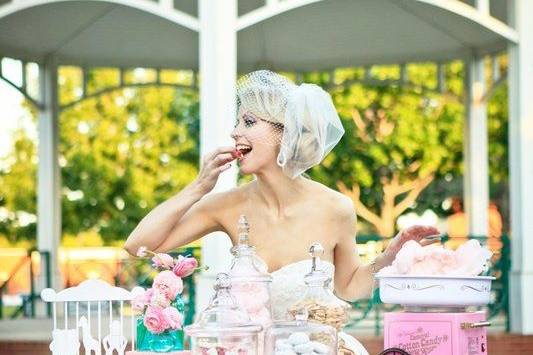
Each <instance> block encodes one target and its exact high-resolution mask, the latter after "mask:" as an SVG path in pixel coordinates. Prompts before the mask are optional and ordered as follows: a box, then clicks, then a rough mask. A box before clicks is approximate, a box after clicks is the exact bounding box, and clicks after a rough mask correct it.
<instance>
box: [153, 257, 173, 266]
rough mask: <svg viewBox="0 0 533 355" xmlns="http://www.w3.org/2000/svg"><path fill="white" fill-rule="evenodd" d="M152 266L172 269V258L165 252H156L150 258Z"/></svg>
mask: <svg viewBox="0 0 533 355" xmlns="http://www.w3.org/2000/svg"><path fill="white" fill-rule="evenodd" d="M152 262H153V263H154V266H156V267H160V268H163V269H172V268H173V267H174V258H173V257H171V256H170V255H168V254H165V253H157V254H155V255H154V257H153V258H152Z"/></svg>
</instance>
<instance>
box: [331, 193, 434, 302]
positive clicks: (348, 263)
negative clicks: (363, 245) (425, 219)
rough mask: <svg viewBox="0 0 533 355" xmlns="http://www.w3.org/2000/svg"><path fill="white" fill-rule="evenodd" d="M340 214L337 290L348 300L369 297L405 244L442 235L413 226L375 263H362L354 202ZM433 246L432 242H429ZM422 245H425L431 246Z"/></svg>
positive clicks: (399, 235)
mask: <svg viewBox="0 0 533 355" xmlns="http://www.w3.org/2000/svg"><path fill="white" fill-rule="evenodd" d="M343 205H344V206H343V208H342V211H341V213H339V219H340V220H339V222H338V225H339V230H338V232H339V241H338V243H337V245H336V246H335V250H334V261H335V291H336V293H337V295H338V296H339V297H340V298H342V299H345V300H349V301H352V300H357V299H362V298H368V297H370V296H371V295H372V289H373V287H374V273H376V272H377V271H379V270H381V269H382V268H384V267H385V266H388V265H390V264H391V263H392V261H393V260H394V258H395V257H396V254H397V253H398V251H399V250H400V248H401V247H402V245H403V244H404V243H405V242H407V241H408V240H411V239H414V240H416V241H418V242H420V241H421V240H422V239H423V238H424V237H427V236H430V235H435V234H438V233H439V231H438V230H437V229H436V228H434V227H426V226H413V227H410V228H407V229H405V230H403V231H401V232H400V233H398V234H397V235H396V237H394V239H393V240H392V241H391V243H390V244H389V246H388V247H387V249H386V250H385V252H383V253H382V254H380V255H378V256H377V257H376V259H375V260H374V262H373V263H371V264H368V265H364V264H363V263H362V262H361V259H360V257H359V253H358V252H357V245H356V242H355V232H356V217H355V213H354V210H353V205H351V201H349V202H347V203H345V204H343ZM428 243H429V242H428ZM428 243H426V242H422V243H421V244H422V245H425V244H428Z"/></svg>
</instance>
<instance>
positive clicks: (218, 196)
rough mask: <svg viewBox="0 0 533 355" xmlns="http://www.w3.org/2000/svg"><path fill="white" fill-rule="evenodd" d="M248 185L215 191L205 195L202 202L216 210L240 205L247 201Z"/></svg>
mask: <svg viewBox="0 0 533 355" xmlns="http://www.w3.org/2000/svg"><path fill="white" fill-rule="evenodd" d="M248 189H249V187H248V185H247V184H245V185H243V186H239V187H234V188H232V189H230V190H227V191H222V192H215V193H211V194H209V195H207V196H205V197H204V198H203V199H202V202H204V203H205V204H206V206H209V208H210V209H214V210H221V209H224V210H227V209H229V208H231V207H238V206H241V204H242V203H243V202H244V201H245V196H246V191H247V190H248Z"/></svg>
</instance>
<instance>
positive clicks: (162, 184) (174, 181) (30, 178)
mask: <svg viewBox="0 0 533 355" xmlns="http://www.w3.org/2000/svg"><path fill="white" fill-rule="evenodd" d="M80 75H81V72H80V71H79V69H78V68H75V67H62V68H61V69H60V77H59V82H60V94H61V95H60V102H62V103H69V102H72V101H74V100H76V99H77V98H78V94H79V85H80V83H81V81H80ZM116 75H117V72H116V71H114V70H112V69H103V70H99V71H93V72H91V73H90V75H89V82H88V85H87V86H88V88H89V89H90V90H91V91H93V92H94V91H96V90H101V89H102V88H103V87H104V86H103V83H105V84H108V85H111V84H114V83H116V81H115V80H116ZM198 110H199V105H198V95H197V93H196V92H192V91H188V90H184V89H183V90H182V89H180V90H176V89H173V88H168V87H166V88H156V87H147V88H142V89H132V88H127V89H123V90H116V91H112V92H110V93H107V94H104V95H100V96H97V97H95V98H92V99H88V100H84V101H82V102H81V103H79V104H76V105H74V106H71V107H70V108H68V109H66V110H65V111H63V112H62V113H61V115H60V127H61V129H60V146H59V149H60V159H59V160H60V166H61V178H62V208H63V214H62V228H63V232H64V234H65V242H66V243H67V244H72V243H73V239H74V240H75V239H76V238H77V239H79V241H80V242H84V243H85V242H86V244H87V243H88V245H98V244H101V242H99V241H98V240H97V239H95V238H89V237H88V235H92V236H93V237H94V236H95V233H96V234H98V235H99V236H101V238H102V239H103V241H104V242H105V243H106V244H113V241H116V240H123V239H124V238H125V237H127V235H128V234H129V233H130V232H131V230H132V229H133V228H134V227H135V225H136V224H137V223H138V222H139V221H140V220H141V219H142V217H143V216H144V215H145V214H146V213H147V212H148V211H149V210H150V209H151V208H153V207H155V205H157V204H158V203H160V202H162V201H163V200H165V199H167V198H169V197H170V196H172V195H173V194H175V193H177V192H179V191H180V190H181V189H182V188H183V187H184V186H186V184H188V183H189V182H190V181H191V180H192V179H193V178H194V177H195V176H196V173H197V162H198V159H199V158H198V150H199V149H198V147H199V141H198V136H199V134H198V133H199V123H198V122H199V119H198V112H199V111H198ZM35 154H36V146H35V143H34V142H33V141H32V140H31V139H29V137H27V136H26V135H25V133H24V131H20V132H17V135H16V136H15V146H14V149H13V153H12V154H11V155H10V156H8V157H7V158H6V161H5V162H3V165H5V166H7V168H6V169H3V170H1V171H0V185H1V186H2V190H1V192H0V207H4V208H5V209H6V210H8V211H9V213H10V215H11V216H12V217H13V218H11V220H9V219H8V220H7V221H0V234H5V235H7V236H9V239H10V240H11V241H15V240H18V239H30V240H32V239H33V240H35V233H36V231H35V223H31V224H29V225H28V226H25V227H21V226H20V225H19V224H18V222H17V219H16V218H15V217H16V215H17V212H16V211H27V212H28V211H29V212H30V213H33V214H35V213H36V206H35V203H36V197H35V188H36V161H37V160H36V157H35Z"/></svg>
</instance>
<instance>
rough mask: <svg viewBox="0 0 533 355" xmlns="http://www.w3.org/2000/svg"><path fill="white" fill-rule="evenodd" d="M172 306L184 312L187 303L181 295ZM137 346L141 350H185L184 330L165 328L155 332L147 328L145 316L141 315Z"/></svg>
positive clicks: (158, 351)
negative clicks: (157, 332) (160, 331)
mask: <svg viewBox="0 0 533 355" xmlns="http://www.w3.org/2000/svg"><path fill="white" fill-rule="evenodd" d="M171 306H173V307H175V308H176V309H177V310H178V311H179V312H180V313H182V314H183V311H184V309H185V304H184V303H183V299H182V298H181V297H180V296H179V295H178V296H177V297H176V299H175V300H174V302H172V303H171ZM136 348H137V350H139V351H153V352H156V353H167V352H171V351H179V350H183V330H181V329H177V330H165V331H164V332H162V333H159V334H154V333H152V332H150V331H149V330H148V329H146V326H145V325H144V318H143V317H140V318H138V319H137V344H136Z"/></svg>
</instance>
